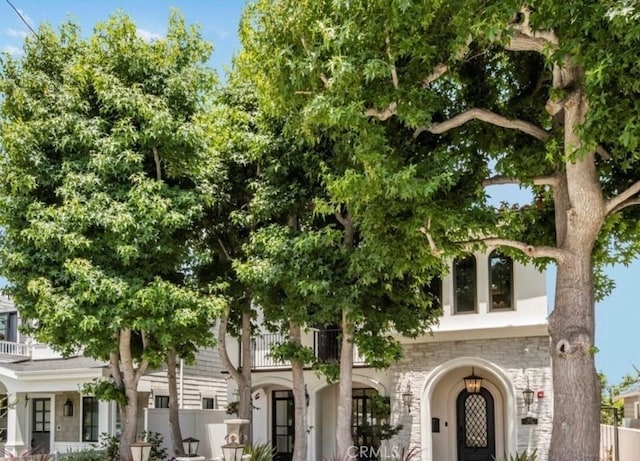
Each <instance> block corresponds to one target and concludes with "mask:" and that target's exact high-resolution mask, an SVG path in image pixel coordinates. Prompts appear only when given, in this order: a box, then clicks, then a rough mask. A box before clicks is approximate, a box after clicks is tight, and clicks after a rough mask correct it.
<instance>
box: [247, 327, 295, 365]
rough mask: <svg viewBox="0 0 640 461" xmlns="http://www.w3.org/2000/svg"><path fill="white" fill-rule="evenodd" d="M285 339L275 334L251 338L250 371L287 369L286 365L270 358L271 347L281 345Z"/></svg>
mask: <svg viewBox="0 0 640 461" xmlns="http://www.w3.org/2000/svg"><path fill="white" fill-rule="evenodd" d="M286 340H287V338H286V337H285V336H283V335H280V334H277V333H271V334H265V335H261V336H257V337H255V338H253V348H252V353H253V354H252V357H251V358H252V359H253V360H252V361H251V365H252V369H254V370H255V369H258V368H287V367H289V366H290V365H289V364H288V363H283V362H279V361H277V360H276V359H274V358H273V357H271V347H272V346H275V345H276V344H280V343H283V342H285V341H286Z"/></svg>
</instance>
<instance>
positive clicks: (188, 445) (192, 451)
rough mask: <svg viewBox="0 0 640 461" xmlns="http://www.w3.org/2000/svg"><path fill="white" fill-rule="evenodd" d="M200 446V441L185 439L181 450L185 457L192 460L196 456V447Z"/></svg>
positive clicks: (190, 438)
mask: <svg viewBox="0 0 640 461" xmlns="http://www.w3.org/2000/svg"><path fill="white" fill-rule="evenodd" d="M199 444H200V440H198V439H194V438H193V437H187V438H186V439H184V440H183V441H182V449H183V450H184V454H185V456H188V457H189V458H193V457H194V456H198V445H199Z"/></svg>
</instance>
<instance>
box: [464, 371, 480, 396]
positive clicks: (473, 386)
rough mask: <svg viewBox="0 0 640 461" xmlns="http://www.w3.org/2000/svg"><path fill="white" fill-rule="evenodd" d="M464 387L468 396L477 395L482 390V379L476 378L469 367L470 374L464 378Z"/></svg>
mask: <svg viewBox="0 0 640 461" xmlns="http://www.w3.org/2000/svg"><path fill="white" fill-rule="evenodd" d="M464 387H465V388H466V389H467V392H468V393H469V394H477V393H478V392H480V389H482V378H481V377H480V376H476V373H475V370H474V368H473V367H471V374H470V375H469V376H466V377H465V378H464Z"/></svg>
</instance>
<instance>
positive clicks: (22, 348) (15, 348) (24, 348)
mask: <svg viewBox="0 0 640 461" xmlns="http://www.w3.org/2000/svg"><path fill="white" fill-rule="evenodd" d="M0 355H13V356H17V357H31V348H30V347H29V345H28V344H22V343H16V342H13V341H0Z"/></svg>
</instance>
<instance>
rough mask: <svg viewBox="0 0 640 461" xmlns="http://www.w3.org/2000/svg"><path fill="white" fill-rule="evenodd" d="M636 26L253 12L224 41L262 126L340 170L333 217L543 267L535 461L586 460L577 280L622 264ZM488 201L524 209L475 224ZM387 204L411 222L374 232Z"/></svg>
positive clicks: (586, 346) (463, 9) (589, 284)
mask: <svg viewBox="0 0 640 461" xmlns="http://www.w3.org/2000/svg"><path fill="white" fill-rule="evenodd" d="M637 15H638V11H637V6H636V5H635V4H634V3H633V2H628V1H624V0H622V1H618V2H614V1H607V2H597V1H582V2H577V3H576V2H569V3H566V2H565V3H562V2H550V1H540V2H531V3H525V4H523V3H522V2H514V1H509V0H505V1H497V2H492V3H490V4H487V3H486V2H480V1H471V2H469V1H452V2H412V1H408V0H405V1H402V0H399V1H394V2H384V1H358V0H356V1H349V2H334V1H330V0H325V1H323V0H319V1H314V2H297V1H288V0H279V1H270V0H262V1H258V2H257V3H256V4H255V5H253V6H251V7H250V8H249V9H248V11H247V14H246V16H245V21H244V25H243V29H242V39H243V45H244V56H245V65H246V66H247V67H248V68H249V69H251V71H250V75H252V78H253V79H254V81H255V82H256V85H257V87H258V92H259V98H260V102H261V104H262V105H263V107H264V108H265V110H267V111H268V112H270V113H272V114H280V115H281V116H285V117H286V118H287V130H290V131H291V132H292V133H295V135H297V136H304V137H305V138H306V139H309V140H311V141H313V142H323V139H325V138H329V139H331V140H332V141H333V142H334V143H335V145H336V147H335V148H334V151H335V152H336V153H343V154H344V155H345V156H347V158H348V164H347V166H346V167H344V168H343V169H342V170H341V171H334V172H333V174H332V176H331V182H330V183H329V184H328V187H329V188H330V189H331V190H332V191H333V192H335V193H336V194H337V195H339V201H340V202H341V203H347V204H349V207H350V209H352V210H363V209H367V207H369V206H370V204H371V202H372V201H373V200H376V199H379V200H380V199H386V200H388V203H389V207H388V209H385V208H381V210H382V212H383V214H378V215H377V216H376V219H375V220H372V221H371V224H373V223H387V222H388V220H389V219H393V220H398V221H402V222H406V221H407V219H412V218H415V220H416V222H415V223H414V224H412V227H413V231H414V232H416V233H419V234H420V236H421V238H422V244H423V245H424V246H425V247H426V248H429V249H430V250H431V252H432V254H433V255H438V256H450V255H455V254H459V253H460V252H464V251H469V250H470V249H473V248H477V247H483V246H490V247H502V248H503V251H507V252H509V253H510V254H511V255H513V256H515V257H518V258H520V259H533V260H534V262H536V263H538V264H539V265H544V264H547V263H549V262H550V261H553V262H554V263H555V264H556V265H557V267H558V271H557V286H556V299H555V308H554V311H553V313H552V314H551V316H550V319H549V327H550V334H551V339H552V345H551V355H552V359H553V360H552V364H553V379H554V408H555V411H554V430H553V437H552V443H551V452H550V459H551V460H552V461H556V460H560V459H566V458H567V457H568V458H570V459H581V460H592V459H593V460H595V459H597V455H596V453H597V442H598V433H599V432H598V424H599V421H598V413H599V412H598V405H599V402H600V396H599V389H598V388H599V385H598V380H597V376H596V373H595V367H594V364H593V352H594V347H593V345H594V344H593V343H594V327H595V326H594V299H595V297H596V296H601V295H603V294H605V293H606V291H607V289H610V287H611V285H610V284H607V283H599V284H598V285H597V286H598V289H597V290H596V283H595V278H594V272H596V273H597V272H598V271H599V270H600V269H601V267H602V266H603V264H606V263H610V262H614V261H618V262H628V261H629V260H630V259H631V258H633V257H634V256H635V255H637V254H638V250H639V249H640V246H639V245H640V240H639V239H638V237H637V236H638V235H640V234H639V233H638V231H639V230H640V221H639V220H638V217H639V216H640V215H639V211H638V207H637V206H634V205H638V204H640V195H639V192H640V181H639V180H640V173H639V160H640V149H639V148H638V140H639V139H640V128H639V125H638V120H637V114H638V113H639V109H640V98H638V96H639V94H638V93H639V91H640V88H639V86H638V81H639V79H638V77H639V76H640V75H639V73H640V68H639V67H638V64H637V46H638V41H639V34H640V26H638V22H637V21H636V20H635V19H637ZM505 184H512V185H520V186H524V187H529V188H530V189H531V190H532V192H533V196H534V201H533V202H532V203H531V204H521V205H515V206H512V205H511V204H508V205H507V204H505V205H504V206H502V207H497V208H496V207H495V206H492V205H491V204H490V203H489V202H488V200H487V193H486V187H488V186H491V185H505ZM383 186H388V187H386V188H385V187H383ZM379 192H382V193H381V194H380V195H377V194H378V193H379ZM403 200H404V202H403ZM398 203H401V204H403V205H404V206H406V205H407V204H410V203H413V204H414V207H413V209H412V214H411V218H407V217H406V216H405V215H398V214H396V215H389V214H388V213H391V212H393V211H394V207H395V206H396V205H397V204H398ZM407 208H409V209H411V208H410V207H407ZM354 213H356V211H354ZM372 216H373V215H372ZM408 227H409V226H408ZM401 248H402V247H401V246H400V245H398V246H397V247H395V248H394V249H399V250H400V251H402V249H401ZM396 256H397V257H398V258H399V259H402V258H403V257H404V256H405V255H404V254H402V253H400V254H396ZM374 261H375V260H374ZM373 265H374V267H375V263H374V264H373ZM578 383H579V384H578ZM578 386H579V387H580V388H581V389H583V390H584V391H583V392H580V393H578V395H576V393H575V389H576V388H577V387H578Z"/></svg>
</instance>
